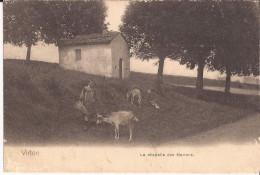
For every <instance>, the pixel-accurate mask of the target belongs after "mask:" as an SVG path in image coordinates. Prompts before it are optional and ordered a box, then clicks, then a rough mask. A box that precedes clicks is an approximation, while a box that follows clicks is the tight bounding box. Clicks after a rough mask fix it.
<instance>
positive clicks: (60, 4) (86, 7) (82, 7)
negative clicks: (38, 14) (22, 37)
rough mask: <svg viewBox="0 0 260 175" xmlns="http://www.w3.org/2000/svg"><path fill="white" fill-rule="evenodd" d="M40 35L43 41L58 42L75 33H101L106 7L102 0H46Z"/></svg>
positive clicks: (105, 25)
mask: <svg viewBox="0 0 260 175" xmlns="http://www.w3.org/2000/svg"><path fill="white" fill-rule="evenodd" d="M42 10H43V12H42V13H44V12H46V11H48V13H47V14H46V15H45V16H44V19H43V21H44V23H45V25H43V28H42V33H41V37H42V38H43V40H44V42H45V43H54V44H56V45H57V44H58V42H59V41H60V40H62V39H65V38H71V37H74V36H75V35H86V34H93V33H102V32H103V31H104V30H106V29H107V24H105V18H106V11H107V7H106V6H105V4H104V1H102V0H90V1H46V2H45V9H43V8H42Z"/></svg>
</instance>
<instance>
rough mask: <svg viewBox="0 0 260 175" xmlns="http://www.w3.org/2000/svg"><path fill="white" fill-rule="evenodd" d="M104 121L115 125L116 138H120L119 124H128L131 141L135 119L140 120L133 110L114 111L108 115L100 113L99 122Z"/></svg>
mask: <svg viewBox="0 0 260 175" xmlns="http://www.w3.org/2000/svg"><path fill="white" fill-rule="evenodd" d="M102 121H104V122H106V123H109V124H111V125H114V126H115V139H119V125H127V126H128V128H129V132H130V137H129V141H131V140H132V135H133V124H134V121H136V122H138V121H139V119H138V118H137V117H135V116H134V114H133V112H131V111H118V112H112V113H111V114H110V115H109V116H108V117H103V116H102V115H100V114H98V120H97V123H101V122H102Z"/></svg>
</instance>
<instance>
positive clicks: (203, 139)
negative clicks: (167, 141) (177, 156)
mask: <svg viewBox="0 0 260 175" xmlns="http://www.w3.org/2000/svg"><path fill="white" fill-rule="evenodd" d="M223 143H231V144H232V143H235V144H239V143H243V144H258V145H260V113H257V114H254V115H252V116H249V117H247V118H244V119H241V120H239V121H238V122H235V123H231V124H226V125H223V126H220V127H218V128H214V129H212V130H209V131H206V132H202V133H199V134H197V135H194V136H191V137H186V138H183V139H180V140H177V141H174V144H181V145H190V144H192V145H193V144H195V145H202V144H203V145H205V144H223Z"/></svg>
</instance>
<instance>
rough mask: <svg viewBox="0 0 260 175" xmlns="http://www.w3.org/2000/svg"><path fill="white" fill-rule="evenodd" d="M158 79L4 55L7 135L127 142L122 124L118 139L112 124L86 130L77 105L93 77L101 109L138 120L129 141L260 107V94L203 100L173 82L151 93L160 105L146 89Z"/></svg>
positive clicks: (230, 118) (184, 132)
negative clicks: (138, 96)
mask: <svg viewBox="0 0 260 175" xmlns="http://www.w3.org/2000/svg"><path fill="white" fill-rule="evenodd" d="M155 78H156V76H155V75H151V74H142V73H135V72H131V77H130V78H129V79H127V80H118V79H113V78H105V77H102V76H94V75H89V74H85V73H82V72H77V71H71V70H64V69H62V68H60V67H59V65H58V64H53V63H44V62H37V61H32V62H31V63H30V64H26V63H25V62H24V61H21V60H4V138H5V139H6V140H7V141H8V144H22V145H33V144H51V145H57V144H62V145H70V144H75V145H79V144H125V143H128V141H127V140H128V137H129V135H128V131H127V129H126V128H124V127H122V129H121V131H120V135H121V136H120V139H119V140H118V141H114V139H113V137H114V129H113V127H112V126H110V125H106V124H102V125H99V126H93V127H92V128H90V129H88V130H85V129H84V127H85V126H86V124H85V123H84V120H83V117H82V116H81V113H80V112H79V111H77V110H76V109H74V108H73V106H74V104H75V102H76V101H77V99H78V97H79V94H80V91H81V89H82V88H83V87H84V85H85V84H86V83H87V82H88V81H89V80H91V81H93V82H94V85H95V87H96V90H97V94H98V96H99V98H100V100H101V105H100V107H99V111H100V112H102V113H104V114H109V113H110V112H112V111H117V110H131V111H133V112H134V114H135V115H136V116H137V117H138V118H139V119H140V121H139V122H138V123H137V124H136V125H135V130H134V139H133V142H132V143H131V145H159V144H161V143H167V142H169V141H174V140H175V139H179V138H183V137H186V136H191V135H194V134H196V133H199V132H203V131H206V130H210V129H212V128H215V127H217V126H220V125H223V124H227V123H232V122H235V121H238V120H239V119H242V118H245V117H248V116H249V115H251V114H253V113H256V112H257V110H258V106H257V104H258V103H257V102H259V97H255V96H243V95H234V94H232V95H230V96H228V97H225V95H224V93H221V92H213V91H205V97H204V99H203V100H197V99H196V98H195V95H194V89H192V88H183V87H175V86H169V85H164V87H163V89H164V91H163V95H160V94H157V93H156V92H155V91H153V93H152V98H153V99H155V100H156V102H157V103H158V105H159V106H160V108H161V109H160V110H156V109H155V108H153V107H152V106H151V105H150V104H149V102H148V99H149V97H148V94H147V93H146V90H147V89H148V88H151V89H153V85H154V83H153V82H154V80H155ZM167 78H172V79H171V80H172V81H174V79H176V77H169V76H167ZM177 79H178V77H177ZM184 79H185V78H184ZM183 81H187V82H188V80H187V79H185V80H183ZM133 87H137V88H140V89H141V91H142V94H143V97H142V108H138V107H137V106H135V105H131V104H130V103H129V102H128V101H127V100H126V98H125V94H126V92H127V90H128V89H130V88H133Z"/></svg>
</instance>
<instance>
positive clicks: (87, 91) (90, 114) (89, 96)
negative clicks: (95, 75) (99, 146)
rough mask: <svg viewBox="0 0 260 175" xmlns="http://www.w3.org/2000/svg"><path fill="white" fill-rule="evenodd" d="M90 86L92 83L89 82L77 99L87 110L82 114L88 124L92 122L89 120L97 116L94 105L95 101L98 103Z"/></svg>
mask: <svg viewBox="0 0 260 175" xmlns="http://www.w3.org/2000/svg"><path fill="white" fill-rule="evenodd" d="M92 87H93V83H92V82H89V83H88V85H87V86H85V87H84V88H83V89H82V91H81V94H80V96H79V100H80V101H81V103H82V104H83V105H84V107H85V109H86V111H87V112H84V113H83V115H84V116H85V118H84V120H85V121H86V122H88V124H91V123H93V122H90V120H91V119H93V118H95V117H96V116H97V109H96V105H97V103H99V99H98V98H97V96H96V92H95V90H94V89H93V88H92Z"/></svg>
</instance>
